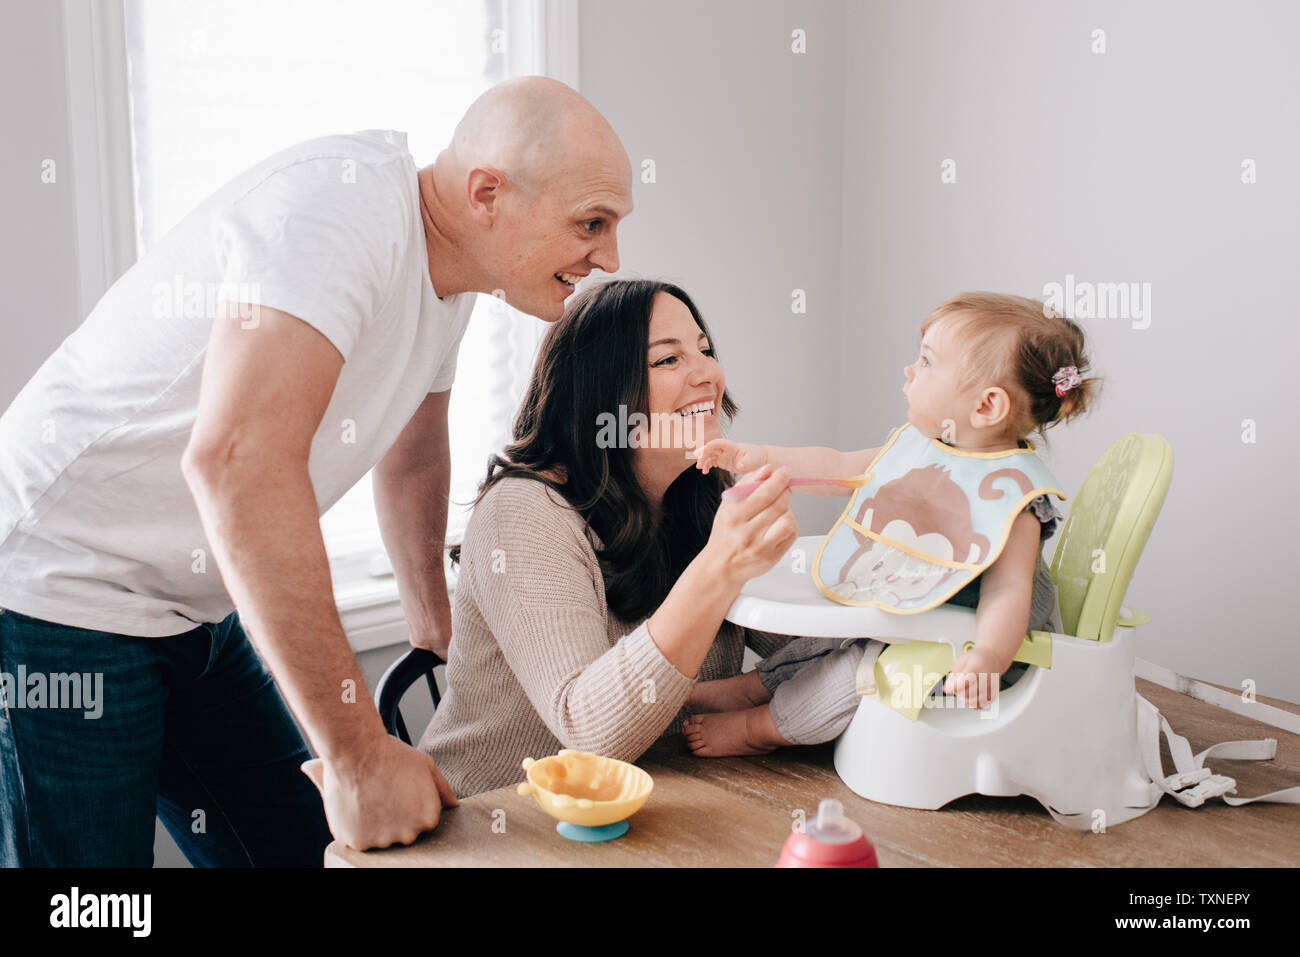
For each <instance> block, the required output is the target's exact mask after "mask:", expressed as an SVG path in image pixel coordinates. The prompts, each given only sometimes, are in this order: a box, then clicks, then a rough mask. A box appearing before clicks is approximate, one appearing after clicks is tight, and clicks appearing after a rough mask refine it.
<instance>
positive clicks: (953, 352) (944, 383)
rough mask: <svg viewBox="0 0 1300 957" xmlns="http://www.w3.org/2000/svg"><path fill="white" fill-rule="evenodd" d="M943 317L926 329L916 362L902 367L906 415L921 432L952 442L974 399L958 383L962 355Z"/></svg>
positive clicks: (966, 418)
mask: <svg viewBox="0 0 1300 957" xmlns="http://www.w3.org/2000/svg"><path fill="white" fill-rule="evenodd" d="M946 325H947V323H946V322H945V321H943V320H940V321H939V322H936V323H934V324H933V325H931V326H930V328H929V329H928V330H926V333H925V338H924V339H922V340H921V351H920V354H919V355H918V356H917V357H916V361H914V362H913V363H911V364H910V365H908V366H905V367H904V368H903V375H904V377H905V378H906V380H907V381H906V382H905V383H904V384H903V395H905V396H907V418H908V421H910V422H911V423H912V425H914V426H916V428H917V429H919V430H920V431H921V432H922V433H923V434H924V435H927V436H929V437H930V438H932V439H945V440H946V441H949V442H951V441H952V438H953V428H954V427H955V426H956V424H957V423H960V422H963V421H964V422H969V421H970V414H971V411H972V410H973V409H974V407H975V406H974V400H973V395H972V393H971V392H968V391H963V390H962V388H961V386H960V384H959V379H960V373H961V356H960V355H958V352H957V349H956V348H955V347H954V345H953V343H952V339H951V337H950V336H949V335H948V334H947V330H946V329H945V328H944V327H945V326H946Z"/></svg>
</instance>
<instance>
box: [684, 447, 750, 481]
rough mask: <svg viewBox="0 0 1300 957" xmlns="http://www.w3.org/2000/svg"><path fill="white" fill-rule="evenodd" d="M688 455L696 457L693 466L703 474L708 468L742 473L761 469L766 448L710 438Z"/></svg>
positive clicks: (706, 473) (707, 471)
mask: <svg viewBox="0 0 1300 957" xmlns="http://www.w3.org/2000/svg"><path fill="white" fill-rule="evenodd" d="M686 454H687V455H688V456H693V457H694V458H696V459H697V461H696V463H695V467H696V468H698V469H699V470H700V471H701V472H703V473H704V474H705V475H708V474H709V469H711V468H720V469H726V470H727V471H728V472H735V473H738V474H743V473H746V472H752V471H754V470H755V469H761V468H762V467H763V466H764V465H766V464H767V449H766V447H764V446H762V445H749V444H747V443H745V442H732V441H731V440H730V439H710V440H709V441H708V442H705V443H704V444H703V445H701V446H700V447H699V448H698V449H696V450H695V451H694V452H687V453H686Z"/></svg>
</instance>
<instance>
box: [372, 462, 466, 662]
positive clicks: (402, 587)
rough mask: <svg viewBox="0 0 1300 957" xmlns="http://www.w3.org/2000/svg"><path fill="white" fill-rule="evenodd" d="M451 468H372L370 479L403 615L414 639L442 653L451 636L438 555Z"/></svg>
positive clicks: (441, 547) (437, 464) (444, 532)
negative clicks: (436, 646)
mask: <svg viewBox="0 0 1300 957" xmlns="http://www.w3.org/2000/svg"><path fill="white" fill-rule="evenodd" d="M450 472H451V467H450V463H449V462H448V460H447V459H446V458H445V457H444V458H443V459H442V460H441V461H438V462H435V463H433V464H431V465H428V466H425V467H423V468H417V469H403V468H384V467H377V468H376V469H375V470H374V473H373V485H374V494H375V512H376V514H377V515H378V518H379V530H380V533H381V534H382V535H383V539H384V547H385V548H386V549H387V550H388V558H389V561H391V562H392V565H393V575H394V577H395V578H396V579H397V594H398V598H399V599H400V600H401V603H402V613H403V614H404V615H405V616H406V622H407V624H408V625H409V626H410V628H411V633H412V635H413V636H414V637H416V638H417V639H418V638H421V637H422V638H427V639H429V640H431V641H433V642H434V643H438V644H441V645H442V647H443V648H444V649H445V647H446V645H447V643H449V642H450V640H451V635H449V634H442V631H443V629H444V628H445V627H446V626H447V623H448V622H449V621H450V599H449V598H448V596H447V575H446V567H445V566H444V564H443V551H444V549H445V546H446V535H447V497H448V494H449V491H450V481H451V477H450Z"/></svg>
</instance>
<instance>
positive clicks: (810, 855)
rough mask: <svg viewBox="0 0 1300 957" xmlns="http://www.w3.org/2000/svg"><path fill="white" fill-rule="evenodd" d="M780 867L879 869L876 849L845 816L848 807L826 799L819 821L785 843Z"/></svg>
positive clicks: (819, 813) (818, 808)
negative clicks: (845, 808)
mask: <svg viewBox="0 0 1300 957" xmlns="http://www.w3.org/2000/svg"><path fill="white" fill-rule="evenodd" d="M776 866H777V867H879V866H880V865H879V864H878V863H877V862H876V849H875V848H874V847H872V846H871V842H870V841H868V840H867V837H866V835H865V834H863V833H862V828H860V827H858V825H857V824H855V823H854V822H853V821H850V820H849V819H848V818H847V817H845V816H844V806H843V805H842V804H840V802H839V801H837V800H835V799H834V798H826V799H825V800H823V801H822V802H821V804H819V805H818V806H817V819H816V820H815V821H813V822H811V823H810V824H808V825H807V827H805V828H804V831H803V833H800V832H798V831H795V832H794V833H792V834H791V835H790V836H789V837H787V838H786V839H785V847H783V848H782V849H781V859H780V860H779V861H777V862H776Z"/></svg>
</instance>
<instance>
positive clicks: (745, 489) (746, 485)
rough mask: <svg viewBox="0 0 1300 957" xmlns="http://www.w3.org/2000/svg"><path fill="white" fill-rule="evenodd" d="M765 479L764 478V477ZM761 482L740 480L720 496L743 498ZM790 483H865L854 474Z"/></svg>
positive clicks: (855, 485) (857, 485) (845, 485)
mask: <svg viewBox="0 0 1300 957" xmlns="http://www.w3.org/2000/svg"><path fill="white" fill-rule="evenodd" d="M764 481H766V479H764ZM762 484H763V482H742V483H741V484H740V485H733V486H732V487H731V488H729V489H727V490H726V491H725V492H723V493H722V498H723V500H724V501H727V502H734V501H736V500H737V499H742V498H745V497H746V496H747V495H749V493H750V492H752V491H754V489H756V488H758V487H759V486H760V485H762ZM790 484H791V485H792V486H794V485H837V486H839V487H840V488H860V487H861V486H862V485H864V484H866V483H865V482H864V481H863V478H862V476H860V475H855V476H852V477H850V478H792V479H790Z"/></svg>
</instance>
